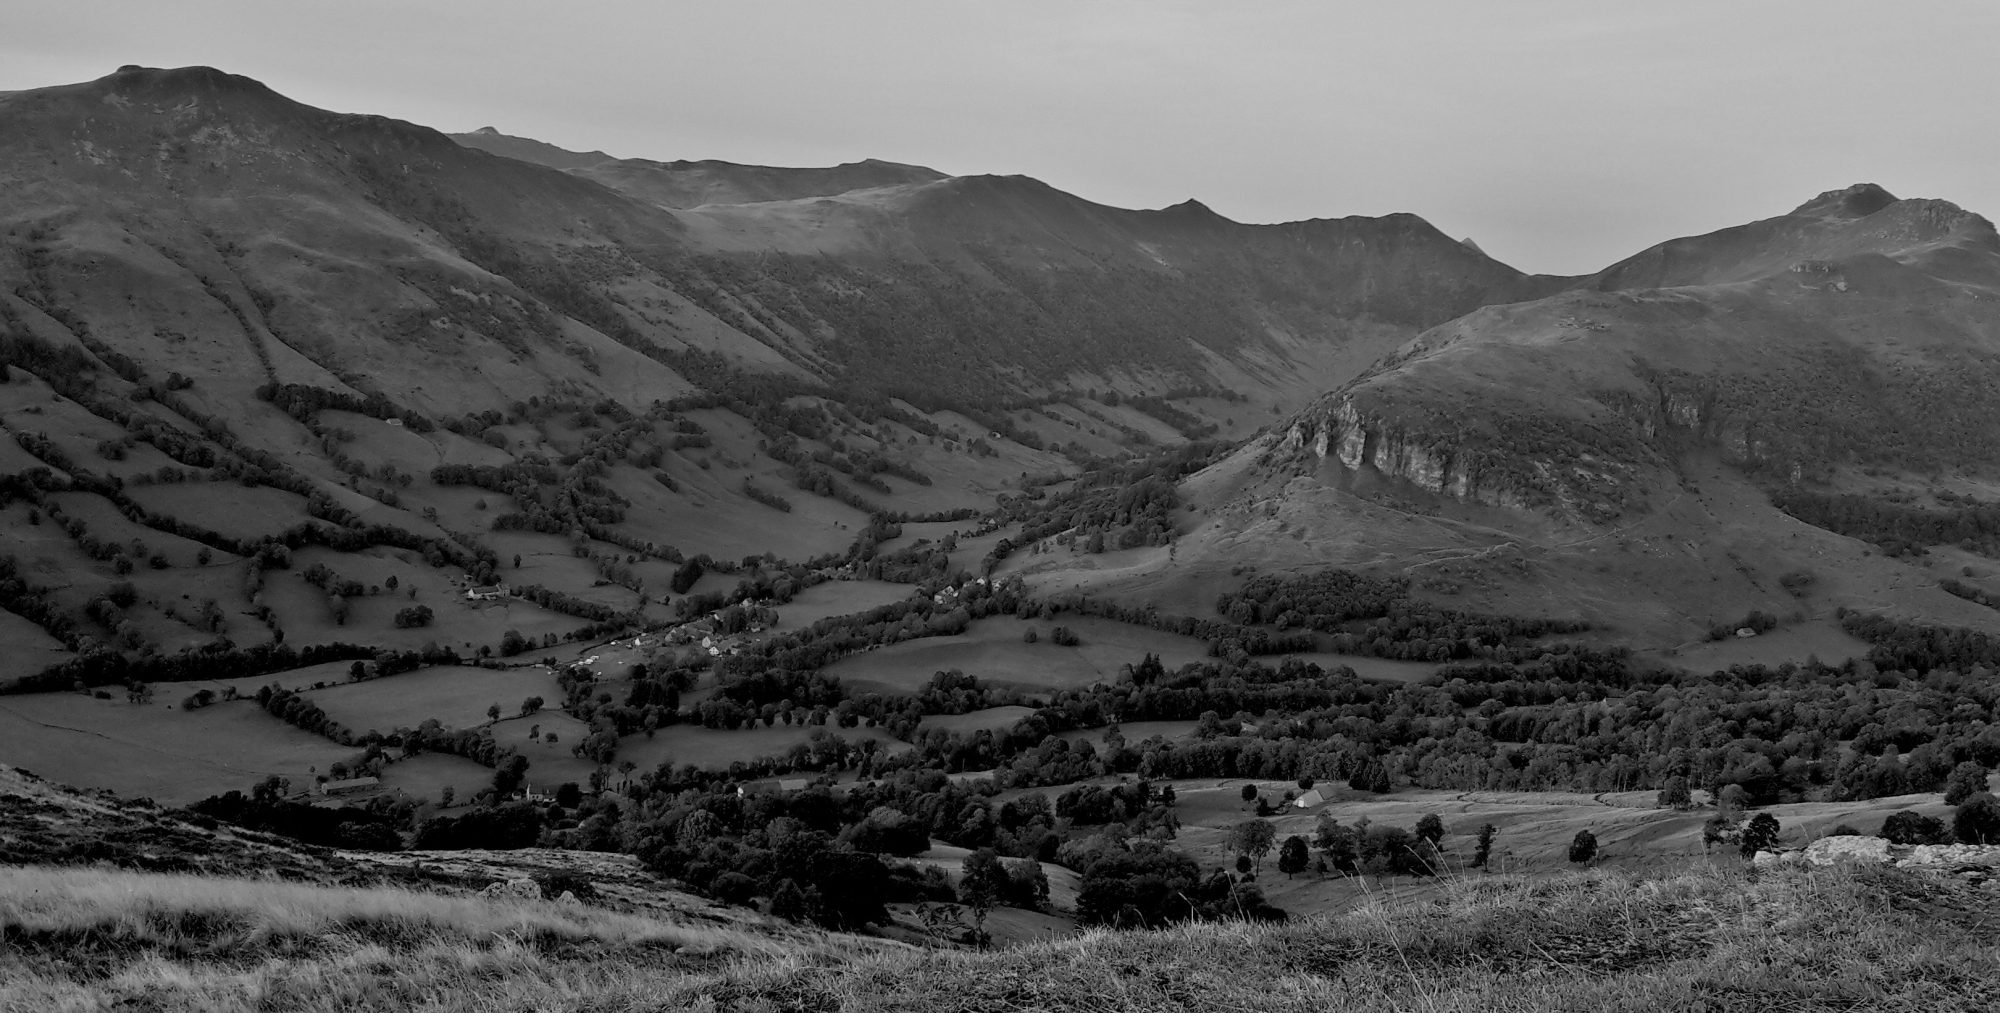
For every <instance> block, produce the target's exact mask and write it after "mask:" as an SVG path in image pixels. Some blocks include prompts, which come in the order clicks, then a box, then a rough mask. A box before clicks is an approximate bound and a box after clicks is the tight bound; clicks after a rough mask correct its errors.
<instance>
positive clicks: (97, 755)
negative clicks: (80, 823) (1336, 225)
mask: <svg viewBox="0 0 2000 1013" xmlns="http://www.w3.org/2000/svg"><path fill="white" fill-rule="evenodd" d="M166 688H167V687H162V689H163V692H161V693H160V695H159V696H158V697H157V698H155V699H154V700H153V702H151V703H148V704H133V703H128V702H126V700H125V697H124V695H123V694H122V693H120V694H119V695H118V696H117V697H116V698H115V699H112V700H98V699H95V698H93V697H89V696H85V695H83V694H80V693H36V694H27V695H21V696H7V697H0V762H4V763H9V764H13V765H15V766H19V767H24V768H26V769H28V770H31V771H34V772H35V773H37V774H40V775H41V776H43V777H46V778H48V779H50V780H53V781H60V782H62V783H65V784H73V785H77V786H79V787H87V788H108V789H110V790H112V791H115V792H117V793H119V794H120V795H125V796H129V797H134V798H139V797H145V798H151V799H153V800H154V801H157V802H160V803H162V804H165V805H185V804H187V803H189V802H194V801H197V800H200V799H203V798H206V797H208V796H210V795H216V794H220V793H222V792H226V791H229V790H231V789H239V790H240V789H248V788H249V787H250V786H251V785H253V784H255V783H257V782H258V781H261V780H263V779H264V778H265V777H267V776H270V775H273V774H275V775H277V776H279V777H283V778H287V779H289V780H290V781H291V782H292V785H293V787H294V788H297V789H303V788H305V787H307V786H309V785H310V784H311V783H312V778H313V772H314V770H315V769H317V770H318V771H320V772H322V773H323V772H324V771H325V770H326V768H327V767H329V766H331V765H332V764H334V763H336V762H341V761H345V760H351V759H353V758H354V755H355V751H354V750H353V749H349V748H347V747H345V746H339V745H335V744H334V743H332V742H329V741H327V740H326V739H323V738H321V737H319V736H317V735H313V734H311V733H309V732H304V731H300V730H299V729H297V728H293V727H292V726H290V725H288V724H285V723H284V722H282V721H279V720H278V719H277V718H275V717H272V716H271V715H269V714H266V713H264V711H263V710H262V709H261V708H259V707H258V706H257V705H256V703H255V702H252V701H238V702H235V703H218V704H215V705H213V706H210V707H204V708H201V709H200V710H194V711H185V710H182V709H180V706H179V703H178V700H179V697H178V696H170V695H168V693H167V692H165V691H164V690H165V689H166Z"/></svg>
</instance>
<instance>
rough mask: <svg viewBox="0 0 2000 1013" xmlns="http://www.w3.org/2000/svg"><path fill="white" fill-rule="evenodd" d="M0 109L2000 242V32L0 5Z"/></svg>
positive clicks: (1933, 22) (1227, 16)
mask: <svg viewBox="0 0 2000 1013" xmlns="http://www.w3.org/2000/svg"><path fill="white" fill-rule="evenodd" d="M7 8H8V9H7V10H6V13H5V14H4V15H0V90H11V89H17V88H31V87H38V86H42V85H49V84H60V83H70V82H74V81H81V80H87V79H90V78H95V77H100V76H102V75H104V74H107V73H109V72H111V71H112V70H114V69H116V68H117V67H118V66H119V65H120V64H126V63H138V64H143V65H147V66H164V67H171V66H184V65H189V64H207V65H210V66H215V67H220V68H222V69H224V70H228V71H231V72H234V73H239V74H247V75H249V76H252V77H255V78H258V79H259V80H262V81H263V82H265V83H266V84H268V85H270V86H271V87H273V88H275V89H276V90H278V91H280V92H282V93H284V94H287V95H290V96H291V97H293V98H296V99H298V100H300V101H304V102H307V103H310V104H313V105H317V106H323V107H326V108H329V109H335V110H339V111H343V112H369V113H380V114H384V115H390V116H396V117H400V118H403V119H409V120H414V121H416V122H418V123H423V124H426V125H429V126H434V127H438V128H440V129H445V130H470V129H473V128H476V127H481V126H487V125H491V126H494V127H497V128H499V129H500V130H502V131H504V132H507V133H512V134H523V135H527V136H531V137H537V138H540V139H543V140H546V141H550V142H553V143H556V144H560V145H562V146H564V147H568V148H576V149H585V150H587V149H602V150H605V151H607V152H610V153H611V154H614V155H620V156H631V157H645V158H657V159H675V158H721V159H728V160H731V161H739V162H755V163H764V164H779V165H826V164H832V163H835V162H843V161H853V160H856V159H861V158H884V159H890V160H895V161H905V162H916V163H921V164H924V165H929V166H933V167H935V168H938V169H941V170H944V171H946V172H952V173H981V172H992V173H1024V174H1027V175H1031V176H1035V177H1038V178H1040V179H1043V180H1046V181H1048V182H1049V183H1051V184H1053V185H1055V186H1057V187H1060V188H1062V189H1064V190H1068V191H1071V192H1073V193H1076V194H1079V195H1081V196H1083V197H1086V198H1088V199H1091V200H1095V201H1100V202H1103V203H1106V204H1114V205H1119V206H1123V207H1161V206H1164V205H1167V204H1172V203H1176V202H1178V201H1180V200H1183V199H1185V198H1188V197H1195V198H1198V199H1200V200H1201V201H1203V202H1204V203H1206V204H1208V205H1209V206H1211V207H1213V208H1214V209H1215V210H1217V211H1219V212H1221V213H1222V214H1225V215H1228V216H1229V217H1231V218H1235V219H1238V220H1241V221H1251V222H1270V221H1287V220H1292V219H1299V218H1321V217H1339V216H1343V215H1352V214H1367V215H1375V214H1384V213H1387V212H1392V211H1411V212H1415V213H1417V214H1420V215H1422V216H1424V217H1425V218H1427V219H1429V220H1430V221H1432V222H1433V223H1435V224H1436V225H1437V226H1438V227H1439V228H1442V229H1444V230H1445V231H1446V232H1449V233H1451V234H1452V235H1454V236H1470V237H1472V238H1473V239H1475V240H1476V241H1477V242H1478V243H1479V244H1480V246H1481V247H1482V248H1484V249H1485V250H1486V251H1487V252H1488V253H1490V254H1492V255H1493V256H1495V257H1498V258H1500V259H1501V260H1504V261H1506V262H1508V263H1510V264H1513V265H1514V266H1516V267H1519V268H1521V269H1523V270H1528V271H1547V272H1561V273H1577V272H1583V271H1588V270H1592V269H1595V268H1598V267H1601V266H1603V265H1605V264H1607V263H1609V262H1611V261H1613V260H1616V259H1618V258H1620V257H1623V256H1626V255H1628V254H1630V253H1633V252H1635V251H1637V250H1639V249H1641V248H1643V247H1645V246H1648V245H1650V244H1652V243H1654V242H1657V241H1659V240H1662V239H1666V238H1669V237H1672V236H1676V235H1687V234H1693V233H1699V232H1705V231H1709V230H1712V229H1715V228H1720V227H1723V226H1727V225H1732V224H1736V223H1739V222H1742V221H1747V220H1750V219H1754V218H1760V217H1768V216H1771V215H1774V214H1780V213H1783V212H1784V211H1787V210H1789V209H1790V208H1792V207H1793V206H1795V205H1797V204H1799V203H1802V202H1804V201H1805V200H1806V199H1807V198H1809V197H1811V196H1813V195H1814V194H1815V193H1818V192H1819V191H1822V190H1827V189H1833V188H1836V187H1841V186H1845V185H1847V184H1849V183H1854V182H1861V181H1869V182H1877V183H1881V184H1882V185H1884V186H1886V187H1888V188H1889V189H1890V190H1891V191H1894V192H1895V193H1896V194H1898V195H1899V196H1927V197H1942V198H1945V199H1949V200H1954V201H1957V202H1958V203H1960V204H1962V205H1964V206H1966V207H1968V208H1971V209H1972V210H1975V211H1979V212H1981V213H1983V214H1986V215H1987V216H1988V217H1996V216H2000V172H1997V171H1996V167H2000V130H1996V129H1995V124H1994V119H1993V117H1994V112H1995V99H1996V98H2000V83H1996V82H2000V74H1996V73H1995V71H1994V61H1993V48H1994V45H1995V44H1996V43H2000V3H1993V2H1991V0H1931V2H1924V3H1914V4H1884V3H1866V4H1864V3H1858V2H1849V0H1811V2H1759V3H1747V4H1746V3H1741V2H1726V3H1725V2H1713V3H1711V2H1653V3H1643V4H1642V3H1637V2H1623V0H1617V2H1607V0H1588V2H1574V3H1572V2H1545V0H1469V2H1453V3H1443V2H1439V3H1422V2H1392V0H1380V2H1375V3H1369V4H1360V3H1339V2H1329V0H1318V2H1313V0H1296V2H1294V0H1257V2H1240V0H1214V2H1209V3H1194V2H1180V0H992V2H985V3H971V2H958V0H908V2H893V3H892V2H881V0H791V2H756V0H709V2H705V3H681V2H643V0H632V2H594V3H593V2H564V3H557V2H545V3H525V2H517V0H414V2H413V0H337V2H289V0H234V2H231V0H176V2H173V3H161V2H157V0H60V2H50V0H8V3H7Z"/></svg>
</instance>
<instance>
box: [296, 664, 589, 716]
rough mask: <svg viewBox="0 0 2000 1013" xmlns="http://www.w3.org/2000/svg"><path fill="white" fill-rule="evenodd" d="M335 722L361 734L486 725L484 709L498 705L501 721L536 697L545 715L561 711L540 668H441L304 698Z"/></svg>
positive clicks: (557, 697) (552, 679)
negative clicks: (429, 725) (431, 725)
mask: <svg viewBox="0 0 2000 1013" xmlns="http://www.w3.org/2000/svg"><path fill="white" fill-rule="evenodd" d="M307 696H310V697H311V698H312V701H313V702H314V703H316V704H318V705H319V706H320V709H322V710H324V711H326V713H327V715H328V716H330V717H332V718H333V719H334V720H335V721H338V722H340V723H341V724H343V725H346V726H347V727H349V728H352V729H354V730H355V731H356V732H365V731H368V730H370V729H373V730H375V731H380V732H385V733H386V732H388V731H389V730H391V729H393V728H415V727H416V726H417V725H418V724H421V723H422V722H423V720H424V719H425V718H436V719H438V721H440V722H441V723H443V725H444V726H445V727H446V728H472V727H476V726H478V725H483V724H485V723H486V722H487V717H486V708H488V707H490V706H492V705H494V704H499V705H500V713H501V715H502V716H506V717H511V716H513V715H515V714H517V713H519V712H520V709H521V701H522V700H525V699H527V698H528V697H531V696H539V697H541V698H542V699H543V701H544V702H545V704H546V706H547V707H548V708H549V709H550V710H554V709H555V708H557V707H559V706H561V704H562V691H561V690H560V689H559V688H558V687H557V686H556V680H555V676H554V675H553V674H552V673H550V672H549V670H548V669H546V668H542V667H540V666H534V667H529V668H509V669H500V670H495V669H490V668H473V667H469V666H456V665H442V666H439V667H437V668H424V669H418V670H417V671H414V672H404V673H402V674H401V675H392V676H389V677H387V678H382V679H370V680H368V681H366V682H356V683H343V684H341V685H337V686H329V687H327V688H326V689H321V690H313V691H311V692H309V693H307Z"/></svg>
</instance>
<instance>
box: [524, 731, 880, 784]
mask: <svg viewBox="0 0 2000 1013" xmlns="http://www.w3.org/2000/svg"><path fill="white" fill-rule="evenodd" d="M815 732H826V733H827V734H828V735H833V736H836V737H839V738H842V739H845V740H846V741H847V742H848V744H850V745H854V744H858V743H860V742H862V741H863V740H866V739H874V740H876V741H879V742H881V743H882V745H881V746H880V747H878V748H879V749H880V750H881V751H882V752H883V753H884V754H890V753H897V752H901V751H903V750H906V749H908V748H910V747H909V746H908V745H907V744H906V743H902V742H898V741H896V740H894V739H891V738H889V737H888V735H887V734H885V733H884V732H883V731H882V730H881V729H879V728H867V727H860V728H838V727H834V726H833V725H831V724H828V725H784V724H777V725H772V726H771V727H769V728H763V727H758V728H747V729H738V730H734V731H731V730H727V729H721V728H703V727H702V726H700V725H669V726H667V727H665V728H662V729H660V730H659V731H657V732H655V733H654V735H653V737H652V738H651V739H648V738H646V737H645V736H644V735H628V736H626V737H625V738H623V739H621V740H619V743H618V759H619V760H620V761H623V760H631V761H632V762H633V763H636V764H638V765H639V769H640V770H652V769H654V768H655V767H658V766H659V765H660V763H661V762H662V761H671V762H672V763H673V765H674V766H675V767H682V766H686V765H688V764H694V765H695V766H697V767H702V768H704V769H711V770H719V769H723V768H727V767H728V766H729V765H730V764H732V763H735V762H737V761H739V760H740V761H743V762H746V763H747V762H749V761H751V760H756V759H761V758H763V757H766V756H777V755H781V754H783V753H785V752H787V751H788V750H790V749H791V748H792V747H793V746H796V745H800V744H803V743H805V742H807V741H808V740H810V739H811V738H812V736H813V733H815ZM530 762H531V763H532V762H533V761H532V760H531V761H530ZM530 769H531V770H532V769H533V768H532V767H531V768H530ZM788 776H789V775H788Z"/></svg>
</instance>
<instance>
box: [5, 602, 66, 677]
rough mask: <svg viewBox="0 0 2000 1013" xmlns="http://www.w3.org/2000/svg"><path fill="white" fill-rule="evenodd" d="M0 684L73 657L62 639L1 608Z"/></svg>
mask: <svg viewBox="0 0 2000 1013" xmlns="http://www.w3.org/2000/svg"><path fill="white" fill-rule="evenodd" d="M0 646H4V647H5V648H6V649H5V650H0V686H3V685H6V684H8V683H11V682H13V681H14V680H16V679H19V678H21V677H22V676H27V675H33V674H35V673H36V672H39V671H41V670H42V669H44V668H47V667H48V666H50V665H59V664H61V663H63V662H65V661H68V660H69V659H70V658H73V657H75V655H73V654H71V653H70V652H69V650H68V649H67V648H65V647H63V645H62V641H60V640H57V639H56V638H54V637H52V636H49V635H48V633H47V632H46V631H44V630H43V629H42V628H41V627H39V626H36V625H35V624H34V623H31V622H29V621H28V620H26V619H23V618H21V617H20V616H17V615H15V614H14V613H12V612H8V611H6V610H5V609H0Z"/></svg>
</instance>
